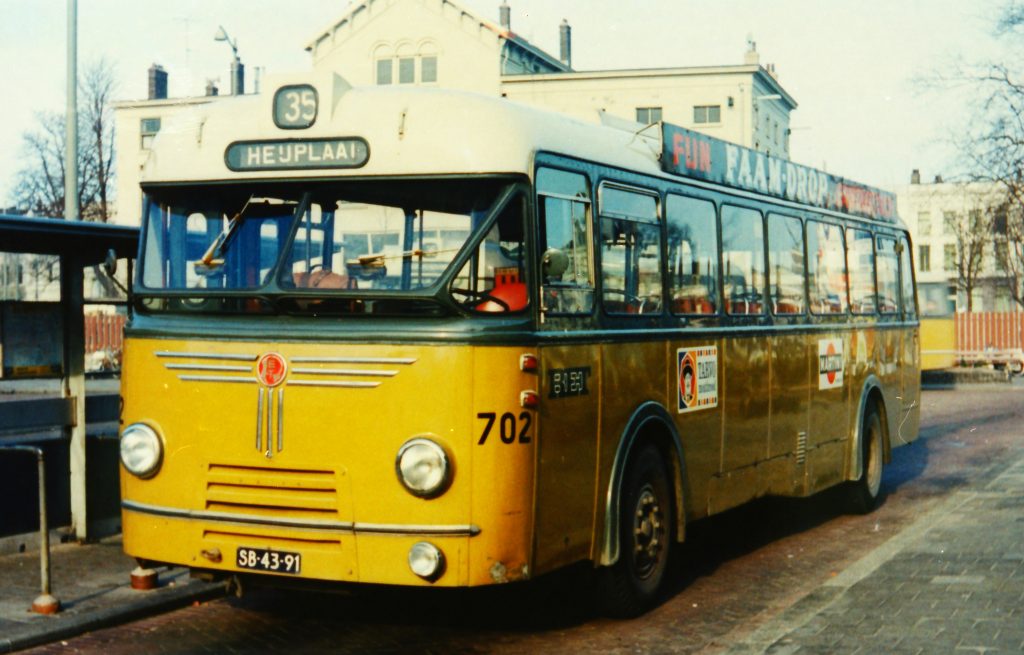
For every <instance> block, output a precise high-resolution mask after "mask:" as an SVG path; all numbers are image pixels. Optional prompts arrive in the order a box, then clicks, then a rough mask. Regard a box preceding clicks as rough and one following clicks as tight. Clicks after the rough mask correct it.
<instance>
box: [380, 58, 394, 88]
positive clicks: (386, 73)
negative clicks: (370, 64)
mask: <svg viewBox="0 0 1024 655" xmlns="http://www.w3.org/2000/svg"><path fill="white" fill-rule="evenodd" d="M391 68H392V66H391V59H390V58H388V59H378V60H377V84H391Z"/></svg>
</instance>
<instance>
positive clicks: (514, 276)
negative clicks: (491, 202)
mask: <svg viewBox="0 0 1024 655" xmlns="http://www.w3.org/2000/svg"><path fill="white" fill-rule="evenodd" d="M524 202H525V198H523V197H522V196H517V197H514V198H513V199H512V200H510V201H509V202H508V204H506V205H505V207H504V209H502V212H501V214H499V215H498V219H497V220H496V221H495V223H494V225H493V226H492V227H491V229H490V231H488V233H487V236H486V237H485V238H484V240H483V241H482V242H481V243H480V245H479V246H477V249H476V253H475V254H474V255H473V256H472V257H470V259H469V261H467V262H466V265H465V266H463V267H462V270H461V271H459V274H458V275H457V276H456V278H455V280H454V281H453V282H452V289H453V291H455V296H456V297H457V298H462V300H461V303H462V305H463V306H464V307H465V308H467V309H470V310H472V311H476V312H485V313H495V312H518V311H521V310H523V309H526V307H527V306H528V305H529V294H528V293H527V290H526V268H525V264H526V262H525V260H524V257H525V254H526V248H525V245H524V238H525V235H526V232H525V230H524V229H523V220H524V217H525V215H526V208H525V206H524ZM460 290H461V292H460Z"/></svg>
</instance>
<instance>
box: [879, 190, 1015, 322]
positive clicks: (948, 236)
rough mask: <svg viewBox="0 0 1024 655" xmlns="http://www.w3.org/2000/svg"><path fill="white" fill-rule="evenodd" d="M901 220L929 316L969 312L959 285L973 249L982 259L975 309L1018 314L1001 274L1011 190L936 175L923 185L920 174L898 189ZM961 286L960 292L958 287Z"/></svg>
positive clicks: (973, 302) (973, 301) (973, 297)
mask: <svg viewBox="0 0 1024 655" xmlns="http://www.w3.org/2000/svg"><path fill="white" fill-rule="evenodd" d="M896 196H897V206H898V207H899V210H900V216H901V217H902V218H903V220H904V221H905V222H906V223H907V227H908V228H909V230H910V234H911V237H912V239H913V242H914V267H915V274H916V276H917V284H918V296H919V301H920V303H921V308H922V311H923V312H925V313H926V314H929V313H931V314H935V313H946V312H952V311H954V310H956V311H966V310H967V305H968V303H967V291H966V289H964V288H963V286H964V285H963V284H960V285H958V282H957V281H958V277H959V274H958V269H959V268H961V267H963V266H964V265H965V262H966V261H967V259H968V258H969V257H970V252H971V251H972V249H973V250H974V251H975V252H977V253H978V255H979V257H980V266H979V268H978V269H977V270H978V275H977V282H976V283H974V284H972V285H971V286H972V289H971V303H970V304H971V309H972V310H973V311H987V312H992V311H996V312H1006V311H1016V310H1017V306H1016V303H1015V302H1014V301H1013V300H1012V299H1011V297H1010V294H1009V287H1008V286H1007V283H1006V278H1005V275H1004V274H1003V273H1001V272H1000V267H999V257H1000V256H1001V253H1000V252H999V249H1000V248H1001V247H1002V246H1004V245H1005V244H1004V243H1003V242H1002V241H1001V239H1000V237H1001V236H1003V235H1005V231H1006V214H1005V211H1004V210H1003V209H1002V208H1003V206H1004V202H1005V192H1004V191H1002V190H1001V189H1000V187H998V186H997V185H995V184H992V183H985V182H945V181H943V180H942V178H941V177H936V178H935V180H934V181H932V182H924V183H922V182H921V180H920V174H919V173H918V172H917V171H914V173H913V175H912V176H911V183H910V184H908V185H905V186H901V187H898V188H897V189H896ZM958 287H959V288H958Z"/></svg>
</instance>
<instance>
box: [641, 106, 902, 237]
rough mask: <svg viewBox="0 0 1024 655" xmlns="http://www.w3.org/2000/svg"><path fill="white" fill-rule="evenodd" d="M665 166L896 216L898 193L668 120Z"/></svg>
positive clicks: (827, 205)
mask: <svg viewBox="0 0 1024 655" xmlns="http://www.w3.org/2000/svg"><path fill="white" fill-rule="evenodd" d="M661 141H662V143H661V145H662V154H661V168H662V170H664V171H666V172H668V173H674V174H676V175H684V176H686V177H694V178H697V179H701V180H707V181H709V182H716V183H718V184H725V185H727V186H731V187H734V188H739V189H747V190H749V191H756V192H758V193H764V194H768V195H771V196H775V197H776V198H782V199H784V200H792V201H795V202H802V203H807V204H809V205H814V206H816V207H822V208H824V209H833V210H836V211H842V212H848V213H850V214H857V215H859V216H864V217H867V218H874V219H882V220H893V219H895V218H896V196H895V195H893V194H892V193H889V192H888V191H882V190H881V189H876V188H873V187H869V186H866V185H864V184H859V183H857V182H852V181H850V180H846V179H844V178H841V177H838V176H836V175H830V174H829V173H826V172H824V171H820V170H817V169H814V168H809V167H807V166H801V165H799V164H794V163H793V162H791V161H789V160H786V159H780V158H778V157H773V156H771V155H766V154H765V153H763V152H758V151H756V150H751V149H750V148H745V147H743V146H738V145H735V144H733V143H728V142H726V141H722V140H721V139H715V138H713V137H709V136H707V135H704V134H700V133H698V132H694V131H692V130H688V129H686V128H684V127H679V126H677V125H671V124H669V123H662V129H661Z"/></svg>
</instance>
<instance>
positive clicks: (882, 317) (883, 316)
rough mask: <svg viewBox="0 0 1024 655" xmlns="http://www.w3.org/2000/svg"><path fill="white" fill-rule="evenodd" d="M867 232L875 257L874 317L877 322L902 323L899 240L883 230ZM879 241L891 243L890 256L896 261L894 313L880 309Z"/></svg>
mask: <svg viewBox="0 0 1024 655" xmlns="http://www.w3.org/2000/svg"><path fill="white" fill-rule="evenodd" d="M868 232H870V233H871V236H872V239H871V245H872V248H874V255H875V257H874V262H875V315H876V316H877V317H878V320H879V321H885V322H892V321H894V320H895V321H902V320H903V285H902V279H901V278H900V266H901V263H900V253H899V250H898V246H899V244H900V238H899V236H898V235H895V234H892V233H891V232H888V231H884V230H871V229H869V230H868ZM881 239H885V240H887V241H891V242H892V251H891V252H892V254H893V256H894V258H895V260H896V292H897V293H896V298H895V300H896V309H895V311H889V312H883V311H882V307H881V303H880V300H881V298H882V294H881V277H880V276H879V274H878V256H879V255H878V253H879V252H880V251H879V247H878V244H879V241H880V240H881Z"/></svg>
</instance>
